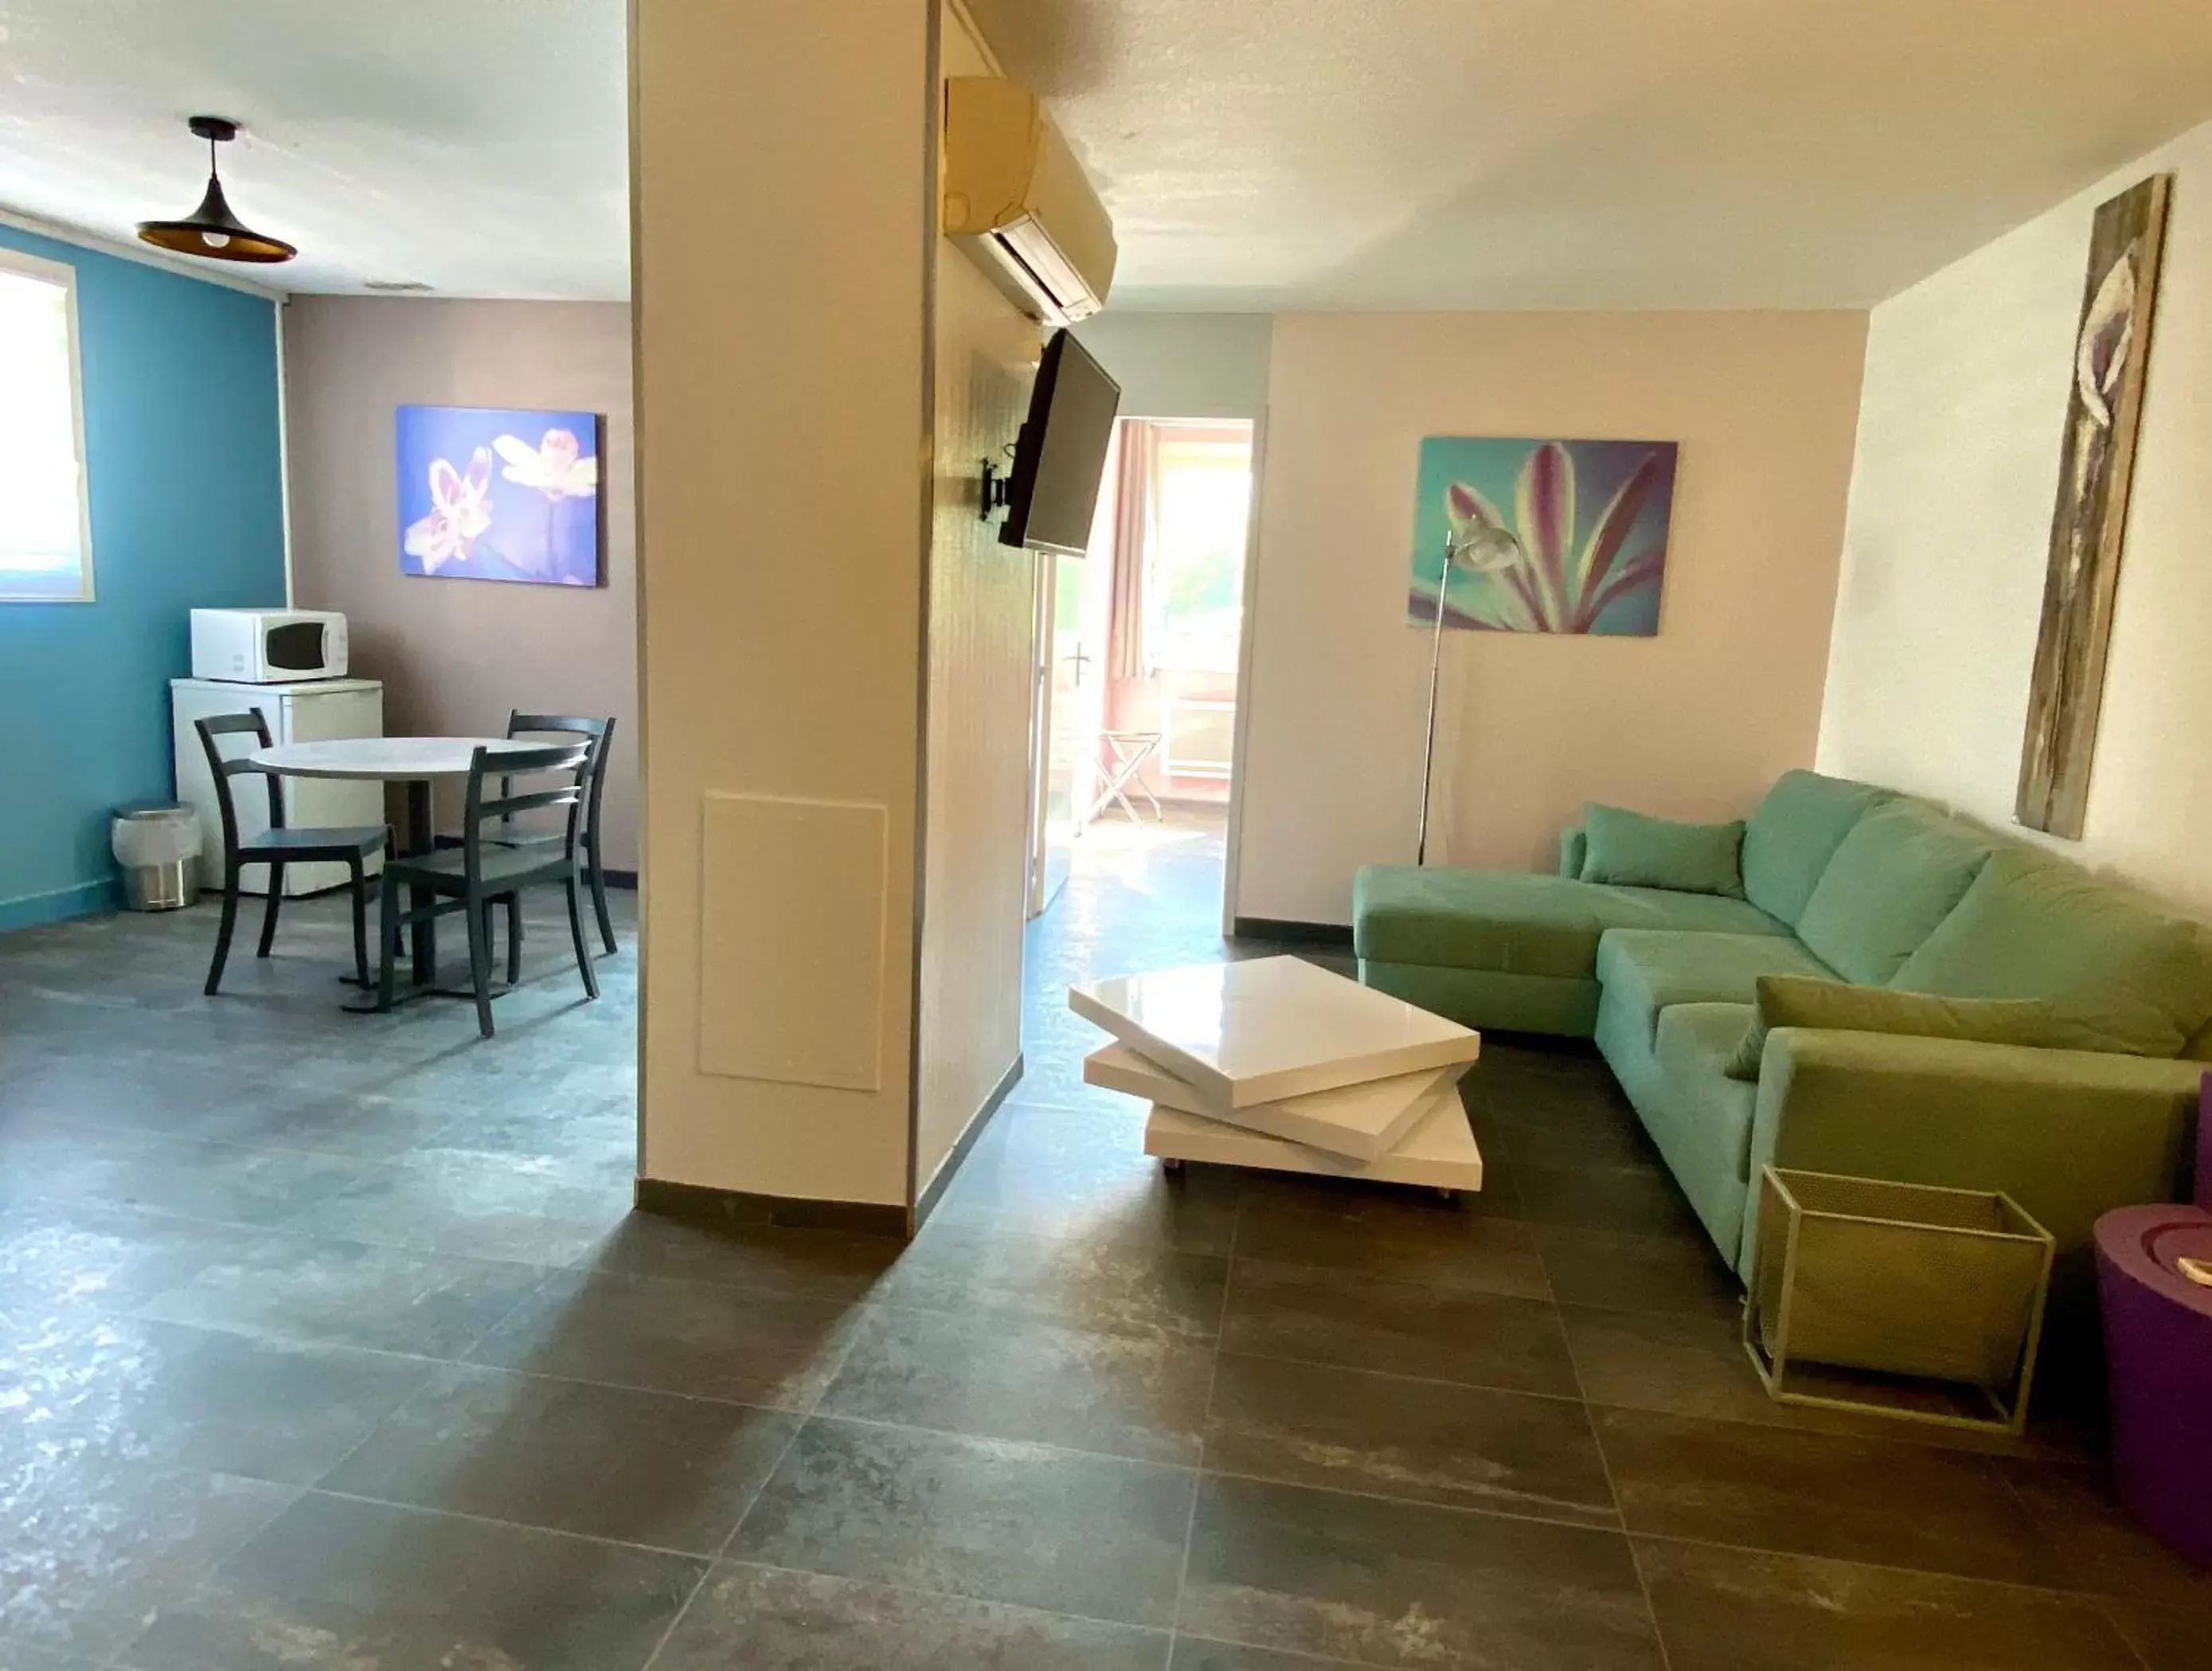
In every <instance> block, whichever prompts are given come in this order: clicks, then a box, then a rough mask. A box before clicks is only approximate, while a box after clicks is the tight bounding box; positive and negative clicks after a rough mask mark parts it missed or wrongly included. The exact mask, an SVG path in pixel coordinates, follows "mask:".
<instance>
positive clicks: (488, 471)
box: [395, 406, 605, 586]
mask: <svg viewBox="0 0 2212 1671" xmlns="http://www.w3.org/2000/svg"><path fill="white" fill-rule="evenodd" d="M396 439H397V446H396V449H395V450H396V455H397V458H398V473H399V570H400V572H401V573H402V574H409V575H428V576H437V577H439V578H441V579H447V580H510V581H521V582H526V583H528V584H532V585H538V586H597V585H599V584H600V582H602V581H603V580H604V579H605V575H604V573H603V570H602V556H603V553H604V551H605V540H604V539H603V538H602V537H601V528H600V523H599V416H598V414H597V413H594V412H531V411H524V410H519V409H513V408H508V407H500V406H402V407H400V408H399V415H398V426H397V436H396Z"/></svg>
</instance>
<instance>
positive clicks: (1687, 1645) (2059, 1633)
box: [1637, 1542, 2201, 1671]
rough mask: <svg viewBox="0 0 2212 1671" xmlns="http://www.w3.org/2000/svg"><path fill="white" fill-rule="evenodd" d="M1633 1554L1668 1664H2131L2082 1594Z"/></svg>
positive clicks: (1747, 1556)
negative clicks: (1641, 1572) (1646, 1590)
mask: <svg viewBox="0 0 2212 1671" xmlns="http://www.w3.org/2000/svg"><path fill="white" fill-rule="evenodd" d="M1637 1558H1638V1562H1639V1564H1641V1565H1642V1567H1643V1570H1644V1583H1645V1584H1646V1585H1647V1586H1648V1587H1649V1589H1650V1595H1651V1607H1652V1611H1653V1612H1654V1613H1656V1615H1657V1617H1658V1620H1659V1633H1660V1636H1661V1637H1662V1639H1663V1640H1664V1641H1665V1643H1666V1644H1667V1659H1668V1665H1669V1666H1670V1667H1671V1668H1672V1671H1741V1668H1743V1667H1746V1666H1752V1665H1756V1666H1759V1667H1760V1668H1761V1671H1832V1668H1838V1667H1844V1666H1849V1667H1851V1668H1854V1671H1934V1668H1937V1667H1941V1668H1943V1671H2137V1668H2136V1660H2135V1657H2134V1656H2133V1655H2131V1654H2130V1652H2129V1650H2128V1647H2127V1644H2125V1643H2124V1642H2123V1641H2122V1640H2121V1639H2120V1637H2119V1634H2118V1632H2117V1631H2115V1630H2114V1629H2113V1627H2112V1624H2111V1622H2110V1621H2109V1620H2108V1619H2106V1618H2105V1616H2104V1615H2103V1613H2100V1611H2099V1610H2098V1608H2097V1607H2096V1606H2095V1605H2094V1604H2093V1602H2091V1601H2087V1600H2085V1599H2082V1598H2080V1597H2075V1596H2064V1595H2051V1594H2049V1593H2048V1592H2045V1591H2041V1590H2034V1589H2021V1588H2018V1587H2016V1586H2013V1585H2009V1584H1992V1583H1975V1582H1972V1581H1970V1580H1967V1579H1962V1578H1948V1577H1938V1576H1932V1575H1929V1574H1926V1573H1919V1572H1899V1571H1894V1570H1888V1569H1886V1568H1881V1567H1871V1566H1859V1565H1853V1564H1848V1563H1845V1562H1841V1561H1826V1560H1815V1559H1812V1558H1808V1557H1805V1556H1800V1555H1774V1554H1765V1553H1759V1552H1753V1551H1749V1550H1741V1549H1717V1548H1711V1547H1705V1546H1699V1545H1695V1544H1682V1543H1662V1542H1639V1543H1638V1546H1637ZM2200 1644H2201V1638H2200Z"/></svg>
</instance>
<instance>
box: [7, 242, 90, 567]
mask: <svg viewBox="0 0 2212 1671" xmlns="http://www.w3.org/2000/svg"><path fill="white" fill-rule="evenodd" d="M77 388H78V380H77V349H76V269H75V268H74V267H68V266H64V265H61V264H60V263H58V262H55V261H41V260H39V259H35V258H33V257H31V256H27V255H18V254H16V253H14V252H13V251H11V250H4V249H0V601H8V602H26V601H28V602H41V603H82V602H88V601H90V600H91V597H92V534H91V518H90V516H89V515H88V513H87V511H86V509H85V486H84V415H83V412H82V410H81V409H80V406H79V403H78V396H77Z"/></svg>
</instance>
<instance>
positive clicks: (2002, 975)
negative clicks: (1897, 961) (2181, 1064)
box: [1890, 847, 2212, 1056]
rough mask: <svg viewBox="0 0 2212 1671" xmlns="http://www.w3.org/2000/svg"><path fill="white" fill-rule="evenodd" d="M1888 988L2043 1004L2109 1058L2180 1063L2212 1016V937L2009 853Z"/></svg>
mask: <svg viewBox="0 0 2212 1671" xmlns="http://www.w3.org/2000/svg"><path fill="white" fill-rule="evenodd" d="M1890 984H1891V985H1893V986H1897V987H1899V988H1900V989H1902V990H1904V991H1913V992H1941V993H1944V994H1946V995H1947V996H1949V997H1971V998H2047V999H2048V1000H2050V1001H2051V1003H2053V1004H2054V1005H2056V1006H2057V1009H2058V1012H2059V1013H2060V1014H2061V1015H2063V1016H2065V1017H2066V1018H2067V1019H2068V1020H2069V1021H2072V1022H2079V1023H2081V1024H2082V1025H2084V1026H2087V1027H2089V1028H2094V1029H2096V1031H2097V1032H2099V1033H2100V1034H2103V1035H2105V1036H2106V1038H2107V1039H2109V1040H2111V1044H2110V1048H2112V1049H2113V1050H2121V1051H2131V1052H2135V1053H2136V1054H2138V1055H2142V1056H2173V1055H2176V1054H2178V1053H2179V1052H2180V1050H2181V1048H2182V1046H2183V1045H2184V1044H2185V1042H2186V1041H2187V1040H2189V1039H2190V1037H2191V1035H2192V1034H2195V1033H2196V1032H2197V1030H2198V1029H2199V1028H2202V1027H2203V1025H2204V1024H2205V1022H2206V1021H2207V1020H2208V1019H2212V936H2208V933H2207V930H2205V928H2204V927H2203V925H2202V924H2197V923H2192V922H2189V921H2186V920H2185V919H2183V918H2178V917H2173V916H2169V915H2168V914H2166V912H2164V911H2162V910H2161V909H2160V907H2159V906H2157V905H2156V904H2155V903H2154V902H2153V901H2151V900H2146V899H2143V898H2142V897H2141V896H2139V895H2137V894H2136V893H2132V892H2130V891H2129V890H2127V889H2125V888H2124V887H2118V886H2117V885H2115V884H2112V883H2110V882H2106V881H2099V880H2098V879H2097V878H2096V877H2094V876H2092V875H2089V874H2088V873H2087V871H2085V870H2082V869H2079V868H2077V867H2076V866H2074V865H2071V864H2067V863H2063V862H2062V861H2060V860H2058V859H2055V858H2052V857H2048V856H2046V855H2045V854H2042V853H2038V852H2034V851H2031V850H2029V849H2027V848H2025V847H2008V848H2004V849H2002V850H2001V851H1999V852H1997V853H1996V855H1995V856H1994V857H1992V858H1991V859H1990V862H1989V863H1988V864H1986V865H1985V866H1984V867H1983V869H1982V873H1981V875H1978V876H1977V877H1976V878H1975V879H1974V885H1973V886H1972V887H1970V888H1968V889H1967V890H1966V897H1965V898H1964V899H1962V900H1960V901H1959V904H1958V906H1957V908H1956V909H1955V910H1954V911H1953V912H1951V914H1950V915H1949V916H1948V917H1946V918H1944V919H1943V921H1942V924H1941V925H1940V926H1939V927H1938V928H1937V929H1936V931H1935V932H1934V933H1933V934H1931V935H1929V936H1928V938H1927V940H1926V941H1925V942H1923V944H1922V945H1921V948H1920V949H1919V950H1918V951H1917V952H1915V953H1913V954H1912V955H1911V957H1909V958H1907V959H1906V960H1905V966H1904V967H1902V968H1900V969H1899V971H1898V972H1897V975H1896V978H1895V979H1893V981H1892V982H1891V983H1890Z"/></svg>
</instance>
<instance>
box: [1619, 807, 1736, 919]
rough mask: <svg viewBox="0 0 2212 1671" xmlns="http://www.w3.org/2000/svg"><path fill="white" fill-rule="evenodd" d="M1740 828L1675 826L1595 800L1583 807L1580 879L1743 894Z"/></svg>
mask: <svg viewBox="0 0 2212 1671" xmlns="http://www.w3.org/2000/svg"><path fill="white" fill-rule="evenodd" d="M1742 853H1743V826H1742V825H1741V823H1734V824H1678V823H1676V822H1675V821H1674V820H1673V819H1671V818H1653V817H1651V816H1650V814H1645V813H1640V812H1631V811H1629V810H1628V809H1627V808H1625V807H1608V806H1606V805H1604V804H1602V803H1601V802H1596V801H1593V802H1589V804H1588V805H1587V806H1586V807H1584V808H1583V868H1582V879H1583V881H1586V882H1617V883H1620V884H1623V885H1625V886H1627V887H1664V888H1671V889H1674V890H1677V891H1679V892H1680V893H1719V894H1723V895H1726V896H1727V897H1729V898H1730V899H1738V900H1740V899H1741V898H1742V897H1743V870H1742Z"/></svg>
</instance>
